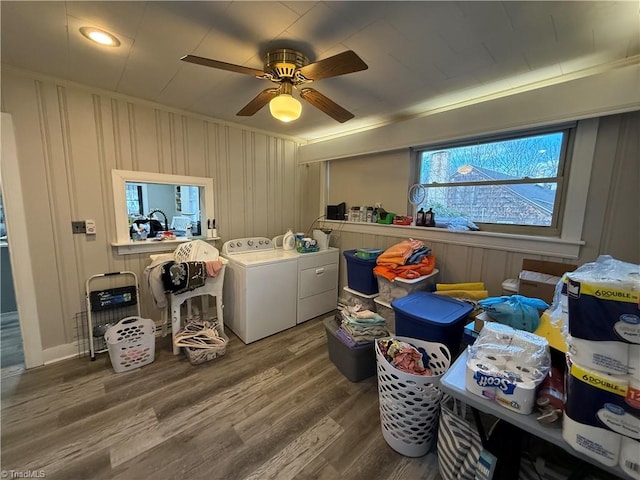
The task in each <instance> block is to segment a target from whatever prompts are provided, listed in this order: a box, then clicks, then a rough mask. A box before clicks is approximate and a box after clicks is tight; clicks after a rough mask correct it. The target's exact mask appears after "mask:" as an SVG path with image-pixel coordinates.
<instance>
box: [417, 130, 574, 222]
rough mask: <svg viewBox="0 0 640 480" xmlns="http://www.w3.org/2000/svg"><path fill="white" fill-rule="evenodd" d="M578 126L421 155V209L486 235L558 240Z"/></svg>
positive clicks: (442, 148) (439, 147)
mask: <svg viewBox="0 0 640 480" xmlns="http://www.w3.org/2000/svg"><path fill="white" fill-rule="evenodd" d="M573 130H574V129H573V126H563V127H558V128H555V129H551V130H550V129H545V130H544V131H540V130H538V131H528V132H525V133H518V134H510V135H501V136H492V137H490V138H485V139H475V140H473V141H467V142H457V143H451V144H442V145H436V146H432V147H426V148H423V149H419V150H417V165H418V172H417V177H418V183H420V184H422V185H424V186H425V187H426V188H425V191H426V194H425V197H424V200H423V201H422V202H421V203H420V204H418V205H417V208H418V209H419V208H424V209H428V208H433V211H434V212H435V213H436V219H438V218H443V217H444V218H451V217H464V218H466V219H468V220H470V221H472V222H474V223H476V224H478V226H479V227H480V228H481V229H482V230H494V231H503V232H510V233H539V234H544V235H551V234H554V233H555V234H557V233H558V232H559V231H560V218H561V207H562V199H563V192H564V187H565V179H566V178H568V176H567V173H568V162H567V158H568V155H567V150H568V147H569V144H570V140H571V138H572V137H573V133H572V132H573Z"/></svg>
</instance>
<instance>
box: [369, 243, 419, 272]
mask: <svg viewBox="0 0 640 480" xmlns="http://www.w3.org/2000/svg"><path fill="white" fill-rule="evenodd" d="M422 247H424V243H422V242H421V241H420V240H414V239H412V238H409V239H407V240H403V241H401V242H399V243H396V244H395V245H392V246H390V247H389V248H387V249H386V250H385V251H384V252H382V253H381V254H380V256H379V257H378V259H377V260H376V264H378V265H384V266H388V267H391V268H394V267H397V266H399V265H404V264H405V263H407V260H408V259H409V257H411V255H412V254H413V252H414V250H417V249H419V248H422Z"/></svg>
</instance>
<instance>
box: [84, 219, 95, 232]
mask: <svg viewBox="0 0 640 480" xmlns="http://www.w3.org/2000/svg"><path fill="white" fill-rule="evenodd" d="M85 225H86V228H87V235H95V234H96V222H95V221H94V220H85Z"/></svg>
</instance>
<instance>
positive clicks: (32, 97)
mask: <svg viewBox="0 0 640 480" xmlns="http://www.w3.org/2000/svg"><path fill="white" fill-rule="evenodd" d="M2 111H3V112H6V113H9V114H10V115H11V116H12V118H13V122H14V127H15V137H16V143H17V151H18V161H19V164H20V173H21V179H22V183H23V191H24V192H25V193H24V195H25V198H24V203H25V211H26V215H27V217H28V238H26V239H21V241H25V242H28V243H29V250H30V252H31V256H32V261H33V265H34V267H33V268H34V277H35V282H36V292H37V298H36V302H37V309H38V313H39V317H40V328H41V334H42V335H41V336H42V345H43V348H44V349H51V348H54V347H60V346H64V345H70V344H71V343H72V342H73V340H74V338H75V335H76V332H75V321H74V317H75V315H76V313H78V312H80V311H82V310H84V309H85V307H84V292H85V281H86V279H87V278H88V277H89V276H91V275H94V274H96V273H104V272H113V271H123V270H132V271H134V272H135V273H136V274H137V275H138V277H139V280H140V283H141V298H142V314H143V316H147V317H151V318H154V319H156V320H159V318H160V312H159V311H158V310H157V309H155V307H153V305H152V303H151V301H150V296H149V295H148V291H147V288H146V286H145V285H144V282H143V271H144V268H145V267H146V266H147V265H148V264H149V255H148V254H140V255H126V256H122V255H118V254H117V253H116V252H115V250H114V249H113V247H112V246H111V242H112V241H114V239H115V234H114V222H115V220H114V212H113V199H112V186H111V170H112V169H124V170H138V171H148V172H156V173H167V174H178V175H190V176H201V177H211V178H213V180H214V188H215V205H214V206H215V217H216V221H217V228H218V232H219V235H220V236H221V237H222V241H225V240H228V239H231V238H239V237H245V236H252V235H264V236H267V237H273V236H275V235H279V234H282V233H284V232H285V230H286V228H288V227H291V228H294V229H298V228H299V226H300V225H299V224H300V223H301V220H300V215H301V202H300V196H301V190H300V178H299V177H300V174H299V171H300V170H301V169H302V168H303V167H298V163H297V147H298V143H297V141H295V139H290V138H280V137H277V136H272V135H268V134H265V133H260V132H255V131H251V130H247V129H243V128H241V127H239V126H234V125H227V124H223V123H219V122H216V121H215V120H214V119H208V118H203V117H198V116H196V115H190V114H187V113H184V112H178V111H174V110H171V109H169V108H164V107H162V106H159V105H153V104H149V103H146V102H143V101H138V100H136V99H131V98H126V97H122V96H114V95H111V94H108V93H105V92H101V91H96V90H91V89H87V88H84V87H82V86H79V85H73V84H69V83H65V82H57V81H55V80H51V79H42V78H40V77H38V76H37V75H35V74H31V73H29V72H23V71H18V70H13V69H10V68H6V69H5V68H3V70H2ZM89 218H90V219H93V220H95V221H96V225H97V235H95V237H90V236H85V235H73V234H72V233H71V221H72V220H82V219H89ZM14 240H15V239H14ZM221 245H222V243H221V242H219V243H218V247H219V248H220V247H221ZM19 267H20V266H19V264H17V265H15V268H19ZM71 353H72V352H71Z"/></svg>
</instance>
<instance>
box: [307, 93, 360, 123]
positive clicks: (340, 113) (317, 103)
mask: <svg viewBox="0 0 640 480" xmlns="http://www.w3.org/2000/svg"><path fill="white" fill-rule="evenodd" d="M300 97H301V98H303V99H304V100H306V101H307V102H309V103H310V104H311V105H313V106H314V107H316V108H317V109H319V110H322V111H323V112H324V113H326V114H327V115H329V116H330V117H331V118H333V119H334V120H336V121H338V122H340V123H344V122H346V121H347V120H351V119H352V118H353V117H354V115H353V113H351V112H349V111H348V110H345V109H344V108H342V107H341V106H340V105H338V104H337V103H336V102H334V101H333V100H330V99H329V98H327V97H325V96H324V95H323V94H321V93H320V92H319V91H317V90H314V89H313V88H303V89H301V90H300Z"/></svg>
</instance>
